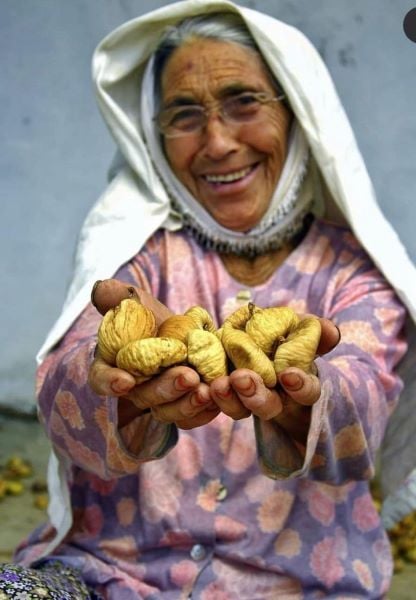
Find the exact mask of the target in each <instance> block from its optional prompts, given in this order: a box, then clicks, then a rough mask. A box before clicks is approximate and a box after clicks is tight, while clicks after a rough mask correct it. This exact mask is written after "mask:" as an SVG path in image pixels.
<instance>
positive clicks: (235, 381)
mask: <svg viewBox="0 0 416 600" xmlns="http://www.w3.org/2000/svg"><path fill="white" fill-rule="evenodd" d="M230 382H231V385H232V387H233V390H234V392H235V393H236V394H237V396H238V398H239V400H240V402H241V403H242V404H243V405H244V406H245V408H246V409H247V410H249V411H250V412H251V413H253V414H254V415H256V416H257V417H259V418H260V419H263V420H269V419H272V418H273V417H275V416H277V415H278V414H280V412H281V411H282V402H281V399H280V397H279V395H278V393H277V392H276V390H271V389H269V388H267V387H266V386H265V385H264V382H263V380H262V378H261V377H260V375H258V374H257V373H255V372H254V371H250V370H249V369H237V370H236V371H233V373H231V375H230Z"/></svg>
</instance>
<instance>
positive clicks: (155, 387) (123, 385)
mask: <svg viewBox="0 0 416 600" xmlns="http://www.w3.org/2000/svg"><path fill="white" fill-rule="evenodd" d="M135 295H136V296H137V297H139V298H140V301H141V302H142V303H143V304H145V305H146V306H147V307H148V308H150V309H151V310H152V311H153V313H154V315H155V317H156V324H157V325H160V323H162V322H163V321H164V320H165V319H167V317H169V316H170V315H171V314H172V312H171V311H170V310H169V309H168V308H167V307H166V306H165V305H164V304H162V303H161V302H159V301H158V300H157V299H156V298H154V297H153V296H151V295H150V294H148V293H147V292H145V291H144V290H141V289H139V288H136V287H133V286H129V285H128V284H126V283H123V282H121V281H118V280H116V279H106V280H104V281H100V282H97V283H96V284H95V285H94V287H93V290H92V293H91V301H92V303H93V304H94V306H95V307H96V308H97V310H98V311H99V312H100V313H101V314H105V313H106V311H107V310H109V309H110V308H113V307H114V306H116V305H117V304H119V303H120V302H121V300H123V299H124V298H129V297H133V296H135ZM88 382H89V385H90V386H91V388H92V389H93V390H94V391H95V393H97V394H99V395H101V396H116V397H118V398H119V427H122V426H123V425H125V424H127V423H129V422H130V421H132V420H133V419H134V418H135V417H138V416H140V415H141V414H143V413H144V412H149V411H150V412H151V413H152V415H153V417H154V418H155V419H157V420H158V421H161V422H165V423H175V424H176V425H177V426H178V427H181V428H182V429H190V428H192V427H199V426H200V425H205V424H206V423H208V422H209V421H211V420H212V419H213V418H214V417H216V415H217V414H218V413H219V412H220V409H219V408H218V406H217V405H216V404H215V403H214V402H213V401H212V399H211V397H210V393H209V388H208V386H207V385H206V384H205V383H202V382H201V381H200V378H199V375H198V373H197V372H196V371H195V370H194V369H192V368H190V367H186V366H177V367H172V368H170V369H167V370H166V371H164V372H163V373H162V374H161V375H158V376H156V377H152V379H150V380H149V381H145V382H144V383H141V384H140V385H136V381H135V379H134V377H133V376H132V375H131V374H130V373H128V372H127V371H124V370H123V369H119V368H117V367H112V366H110V365H109V364H108V363H106V362H105V361H104V360H103V359H102V358H100V357H99V356H97V357H96V358H95V359H94V361H93V363H92V365H91V367H90V371H89V377H88Z"/></svg>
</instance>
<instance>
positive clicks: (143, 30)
mask: <svg viewBox="0 0 416 600" xmlns="http://www.w3.org/2000/svg"><path fill="white" fill-rule="evenodd" d="M224 11H225V12H227V11H230V12H234V13H237V14H239V15H240V16H241V18H242V19H243V21H244V22H245V23H246V25H247V27H248V29H249V31H250V32H251V34H252V36H253V38H254V40H255V41H256V43H257V45H258V47H259V48H260V51H261V52H262V54H263V57H264V59H265V61H266V62H267V64H268V66H269V68H270V70H271V71H272V73H273V74H274V75H275V76H276V78H277V80H278V81H279V82H280V84H281V86H282V88H283V89H284V91H285V94H286V97H287V99H288V101H289V103H290V105H291V107H292V110H293V112H294V114H295V116H296V119H297V122H298V124H299V125H300V127H301V129H302V132H303V135H304V136H305V138H306V140H307V143H308V145H309V148H310V151H311V153H312V155H313V158H314V161H316V164H317V166H318V168H319V171H320V173H321V175H322V177H323V180H324V182H325V184H326V187H327V188H328V190H329V193H330V196H331V197H332V199H333V201H334V202H335V205H336V207H337V208H338V210H339V211H340V213H341V214H342V216H343V218H344V219H345V220H346V221H347V222H348V223H349V225H350V227H351V229H352V231H353V232H354V234H355V235H356V237H357V238H358V240H359V241H360V242H361V244H362V246H363V247H364V248H365V249H366V251H367V252H368V254H369V255H370V256H371V258H372V259H373V261H374V263H375V264H376V266H377V267H378V268H379V269H380V271H381V272H382V273H383V274H384V276H385V277H386V279H387V280H388V281H389V282H390V284H391V285H392V287H393V288H394V289H395V290H396V292H397V294H398V296H399V297H400V298H401V300H402V301H403V303H404V304H405V306H406V307H407V309H408V311H409V315H410V316H411V319H412V320H413V321H416V270H415V268H414V266H413V264H412V263H411V261H410V259H409V257H408V255H407V253H406V251H405V249H404V247H403V245H402V244H401V242H400V240H399V238H398V236H397V235H396V233H395V231H394V230H393V229H392V227H391V226H390V224H389V223H388V222H387V221H386V219H385V218H384V216H383V214H382V212H381V211H380V209H379V207H378V205H377V202H376V200H375V196H374V191H373V187H372V184H371V182H370V179H369V176H368V173H367V170H366V167H365V165H364V162H363V160H362V157H361V154H360V152H359V150H358V148H357V144H356V141H355V138H354V135H353V132H352V130H351V127H350V124H349V122H348V119H347V117H346V115H345V112H344V109H343V107H342V104H341V103H340V100H339V98H338V95H337V93H336V91H335V89H334V85H333V82H332V79H331V77H330V75H329V73H328V71H327V68H326V67H325V65H324V63H323V61H322V59H321V57H320V56H319V54H318V52H317V51H316V50H315V48H314V47H313V46H312V45H311V43H310V42H309V41H308V40H307V39H306V37H305V36H304V35H303V34H302V33H301V32H299V31H298V30H297V29H295V28H294V27H291V26H289V25H286V24H284V23H282V22H280V21H278V20H276V19H274V18H272V17H269V16H267V15H264V14H261V13H259V12H257V11H254V10H251V9H248V8H243V7H239V6H237V5H236V4H234V3H232V2H228V1H227V0H185V1H184V2H178V3H175V4H170V5H168V6H166V7H164V8H160V9H158V10H155V11H153V12H150V13H148V14H146V15H144V16H141V17H139V18H136V19H133V20H131V21H129V22H127V23H125V24H124V25H122V26H121V27H118V28H117V29H116V30H115V31H113V32H112V33H110V34H109V35H108V36H107V37H106V38H105V39H104V40H103V41H102V42H101V43H100V44H99V46H98V47H97V49H96V51H95V54H94V57H93V67H92V71H93V80H94V84H95V91H96V95H97V100H98V105H99V107H100V110H101V112H102V115H103V118H104V120H105V122H106V124H107V126H108V128H109V130H110V132H111V134H112V136H113V137H114V139H115V141H116V143H117V145H118V148H119V151H120V152H121V154H122V156H123V157H124V160H125V163H126V164H125V166H124V167H123V168H122V169H121V170H120V171H119V172H118V173H117V175H116V176H115V177H114V179H113V180H112V181H111V183H110V185H109V186H108V188H107V189H106V190H105V192H104V193H103V195H102V196H101V197H100V198H99V200H98V202H97V203H96V204H95V205H94V207H93V208H92V210H91V211H90V213H89V215H88V216H87V219H86V221H85V223H84V225H83V227H82V230H81V234H80V238H79V244H78V248H77V254H76V262H75V269H74V276H73V279H72V283H71V286H70V289H69V293H68V296H67V298H66V301H65V305H64V307H63V310H62V314H61V315H60V317H59V318H58V320H57V322H56V323H55V325H54V326H53V327H52V329H51V331H50V332H49V334H48V336H47V338H46V340H45V342H44V344H43V346H42V348H41V349H40V351H39V354H38V361H39V362H41V361H42V360H43V358H44V357H45V356H46V354H47V352H49V350H50V349H51V348H52V347H53V346H54V344H55V343H56V342H57V341H59V339H60V338H61V337H62V336H63V335H64V334H65V332H66V331H67V329H68V328H69V327H70V326H71V324H72V323H73V321H74V320H75V319H76V317H77V316H78V315H79V314H80V312H81V311H82V310H83V308H84V307H85V306H86V305H87V303H88V302H89V299H90V293H91V287H92V285H93V283H94V282H95V281H96V280H97V279H105V278H109V277H112V276H113V275H114V273H115V272H116V270H117V269H118V268H119V267H120V265H121V264H123V263H125V262H126V261H128V260H129V259H130V258H131V257H133V256H134V255H135V254H136V253H137V252H138V251H139V250H140V248H141V247H142V246H143V245H144V244H145V242H146V241H147V239H148V238H149V237H150V236H151V235H152V234H153V233H154V232H155V231H156V230H157V229H158V228H160V227H164V228H167V229H169V230H171V231H173V230H176V229H179V228H180V227H181V220H180V218H179V217H178V215H177V214H176V213H174V212H172V211H171V207H170V202H169V196H168V193H167V191H166V189H165V186H164V183H163V181H162V180H161V178H160V177H159V174H158V173H157V172H156V170H155V168H154V166H153V163H152V160H151V158H150V156H149V153H148V149H147V146H146V143H145V141H144V137H143V132H142V130H141V127H140V123H141V116H140V104H139V98H140V88H141V84H142V78H143V73H144V70H145V67H146V64H147V61H148V59H149V57H150V56H151V54H152V52H153V51H154V50H155V49H156V47H157V44H158V42H159V39H160V37H161V35H162V32H163V31H164V30H165V28H166V27H167V26H169V25H173V24H175V23H177V22H178V21H180V20H182V19H184V18H187V17H191V16H196V15H201V14H204V13H205V14H207V13H213V12H224ZM138 224H139V225H138ZM110 239H113V240H115V241H116V243H114V244H109V243H108V242H109V240H110ZM413 392H414V389H413ZM409 402H410V400H408V399H406V400H404V399H402V400H401V404H403V403H404V406H407V407H409V406H411V404H409ZM415 402H416V398H414V399H413V401H412V404H415ZM406 403H407V404H406ZM415 413H416V411H415V410H413V411H412V414H415ZM415 437H416V436H413V435H409V444H410V446H411V444H412V443H413V445H415V444H416V442H411V440H412V439H413V438H415ZM408 456H409V455H408ZM415 459H416V449H415V448H413V455H412V458H411V460H410V459H409V460H408V461H407V462H406V461H405V464H406V467H405V470H403V469H400V465H397V464H394V461H391V463H390V464H391V466H390V474H391V477H390V479H389V481H394V485H392V486H390V489H389V492H391V493H392V494H394V493H395V490H396V489H397V487H398V486H400V484H402V483H403V479H404V477H405V476H407V475H409V473H411V472H412V469H413V468H414V467H415V463H414V460H415ZM55 466H56V465H55ZM414 487H415V489H414V497H413V499H412V500H411V503H413V506H416V485H415V486H414ZM62 493H64V492H62ZM407 498H409V495H407ZM61 500H62V496H61ZM57 506H58V505H57V504H55V507H54V510H57ZM396 516H397V515H396ZM61 517H62V515H61ZM56 520H59V517H57V519H55V521H56Z"/></svg>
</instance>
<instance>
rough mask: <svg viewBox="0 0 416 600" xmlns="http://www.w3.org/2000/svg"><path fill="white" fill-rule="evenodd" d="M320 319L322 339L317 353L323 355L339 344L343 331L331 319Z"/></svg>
mask: <svg viewBox="0 0 416 600" xmlns="http://www.w3.org/2000/svg"><path fill="white" fill-rule="evenodd" d="M319 321H320V323H321V339H320V341H319V345H318V349H317V351H316V353H317V354H318V355H319V356H322V354H327V353H328V352H330V351H331V350H333V349H334V348H335V347H336V346H337V345H338V344H339V342H340V340H341V332H340V330H339V329H338V327H337V326H336V325H335V324H334V323H333V322H332V321H331V320H330V319H325V318H320V319H319Z"/></svg>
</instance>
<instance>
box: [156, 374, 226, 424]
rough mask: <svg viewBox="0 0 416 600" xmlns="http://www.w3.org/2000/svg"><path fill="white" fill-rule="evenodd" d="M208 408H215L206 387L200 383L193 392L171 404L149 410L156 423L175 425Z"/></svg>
mask: <svg viewBox="0 0 416 600" xmlns="http://www.w3.org/2000/svg"><path fill="white" fill-rule="evenodd" d="M209 407H212V408H214V409H215V408H216V407H215V405H214V403H213V402H212V400H211V397H210V394H209V388H208V386H207V385H206V384H205V383H201V384H199V385H198V387H197V389H196V390H195V391H194V392H192V393H189V394H186V395H185V396H182V397H181V398H180V399H179V400H176V401H173V402H166V403H164V404H157V405H155V406H153V407H152V409H151V410H152V416H153V418H154V419H156V420H157V421H161V422H162V423H176V422H178V421H184V420H186V419H191V418H193V417H195V416H196V415H198V414H199V413H201V412H203V411H205V410H206V409H207V408H209Z"/></svg>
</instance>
